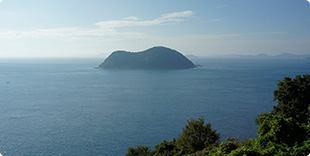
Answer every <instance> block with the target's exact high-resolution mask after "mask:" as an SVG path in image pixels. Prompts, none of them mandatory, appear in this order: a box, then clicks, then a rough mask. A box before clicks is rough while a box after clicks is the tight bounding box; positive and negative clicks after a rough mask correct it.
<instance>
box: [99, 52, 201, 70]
mask: <svg viewBox="0 0 310 156" xmlns="http://www.w3.org/2000/svg"><path fill="white" fill-rule="evenodd" d="M194 67H195V65H194V64H193V63H192V62H191V61H190V60H189V59H187V58H186V57H185V56H184V55H183V54H181V53H180V52H178V51H176V50H173V49H170V48H166V47H153V48H150V49H147V50H145V51H142V52H127V51H115V52H113V53H112V54H111V55H110V56H109V57H108V58H106V59H105V60H104V62H103V63H101V64H100V65H99V68H103V69H151V70H175V69H190V68H194Z"/></svg>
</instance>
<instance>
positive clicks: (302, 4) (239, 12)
mask: <svg viewBox="0 0 310 156" xmlns="http://www.w3.org/2000/svg"><path fill="white" fill-rule="evenodd" d="M309 1H310V0H169V1H166V0H156V1H153V0H130V1H129V0H87V1H85V0H44V1H42V0H0V58H7V57H98V58H100V57H107V56H108V55H109V54H110V53H112V52H113V51H115V50H126V51H132V52H139V51H143V50H146V49H148V48H151V47H153V46H166V47H169V48H172V49H175V50H177V51H179V52H181V53H183V54H184V55H196V56H210V55H225V54H245V55H257V54H269V55H278V54H281V53H294V54H310V2H309Z"/></svg>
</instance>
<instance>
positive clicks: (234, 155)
mask: <svg viewBox="0 0 310 156" xmlns="http://www.w3.org/2000/svg"><path fill="white" fill-rule="evenodd" d="M274 100H277V101H278V105H277V106H274V108H273V110H272V111H271V112H269V113H263V114H259V115H258V118H257V119H256V121H255V122H256V124H258V125H259V128H258V132H257V134H258V137H257V138H256V139H246V140H244V141H242V142H240V141H239V139H237V138H227V141H225V142H221V143H219V134H218V133H216V130H213V129H212V128H211V124H210V123H208V124H204V119H203V118H199V119H198V120H193V119H191V120H189V121H188V123H187V125H186V126H185V128H183V133H182V135H181V136H180V137H179V138H178V139H173V141H171V142H167V141H165V140H164V141H163V142H162V143H160V144H159V145H156V146H155V149H154V150H153V151H151V150H150V148H149V147H148V146H138V147H136V148H132V147H130V148H129V150H128V154H127V155H128V156H148V155H154V156H172V155H179V156H181V155H191V156H204V155H211V156H222V155H227V156H241V155H249V156H271V155H285V156H286V155H288V156H302V155H308V154H309V153H310V75H303V76H296V77H295V78H294V79H291V78H289V77H285V78H284V80H283V81H281V82H279V83H278V88H277V89H276V90H275V91H274ZM141 149H144V150H141ZM132 153H134V154H132Z"/></svg>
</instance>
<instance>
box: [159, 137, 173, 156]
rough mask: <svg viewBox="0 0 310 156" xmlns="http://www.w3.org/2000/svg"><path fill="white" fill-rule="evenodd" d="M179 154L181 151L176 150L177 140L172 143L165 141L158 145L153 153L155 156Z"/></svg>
mask: <svg viewBox="0 0 310 156" xmlns="http://www.w3.org/2000/svg"><path fill="white" fill-rule="evenodd" d="M177 153H179V150H178V149H177V148H176V140H175V139H173V141H171V142H168V141H166V140H164V141H163V142H162V143H160V144H158V145H156V146H155V150H154V151H153V154H154V155H155V156H170V155H176V154H177Z"/></svg>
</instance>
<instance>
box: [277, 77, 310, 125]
mask: <svg viewBox="0 0 310 156" xmlns="http://www.w3.org/2000/svg"><path fill="white" fill-rule="evenodd" d="M273 95H274V100H277V101H278V105H277V106H275V107H274V110H273V111H274V113H275V114H277V115H280V116H283V117H284V118H289V117H292V118H293V119H295V120H296V121H297V122H300V123H305V122H307V120H309V119H308V118H309V114H310V110H309V106H310V75H303V76H300V75H298V76H296V77H295V78H294V79H293V80H292V79H291V78H290V77H285V78H284V80H283V81H281V82H279V83H278V89H276V90H275V91H274V92H273Z"/></svg>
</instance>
